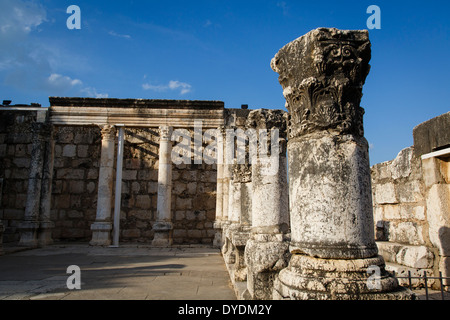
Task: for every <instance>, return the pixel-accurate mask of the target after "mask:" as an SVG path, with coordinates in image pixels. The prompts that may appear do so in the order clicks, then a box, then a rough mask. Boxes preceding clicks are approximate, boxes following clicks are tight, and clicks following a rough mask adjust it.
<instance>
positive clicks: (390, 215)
mask: <svg viewBox="0 0 450 320" xmlns="http://www.w3.org/2000/svg"><path fill="white" fill-rule="evenodd" d="M383 209H384V218H385V219H386V220H396V219H400V218H401V216H400V205H384V206H383Z"/></svg>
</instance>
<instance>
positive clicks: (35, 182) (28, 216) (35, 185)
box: [19, 122, 48, 247]
mask: <svg viewBox="0 0 450 320" xmlns="http://www.w3.org/2000/svg"><path fill="white" fill-rule="evenodd" d="M45 129H46V124H45V123H41V122H36V123H33V124H32V133H33V140H32V149H31V164H30V171H29V178H28V192H27V201H26V206H25V214H24V220H23V221H22V223H21V224H20V226H19V229H20V233H21V234H20V241H19V245H20V246H25V247H37V246H38V240H37V231H38V228H39V212H40V203H41V187H42V177H43V163H44V154H45V141H46V135H47V134H48V132H47V131H46V130H45Z"/></svg>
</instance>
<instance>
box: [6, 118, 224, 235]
mask: <svg viewBox="0 0 450 320" xmlns="http://www.w3.org/2000/svg"><path fill="white" fill-rule="evenodd" d="M36 118H37V113H36V112H35V111H2V113H1V117H0V121H1V123H0V159H1V161H0V179H4V187H3V201H2V205H1V207H0V221H1V220H3V224H4V226H5V229H6V230H5V233H4V242H5V243H6V242H18V241H19V239H20V233H19V229H18V226H19V224H20V222H21V221H22V220H23V219H24V211H25V206H26V201H27V188H28V179H29V171H30V170H29V168H30V162H31V143H32V133H31V124H32V123H34V122H36ZM190 134H191V138H192V137H193V135H194V134H193V131H192V130H191V132H190ZM53 136H54V142H55V147H54V171H53V181H52V200H51V221H52V222H54V228H53V230H52V238H53V240H56V241H58V240H60V241H72V240H76V241H89V240H90V239H91V237H92V230H91V229H90V227H91V225H92V223H93V222H94V221H95V218H96V209H97V193H98V178H99V162H100V153H101V139H102V137H101V131H100V128H99V127H98V126H54V135H53ZM174 145H176V142H174ZM158 157H159V133H158V130H157V128H126V129H125V148H124V161H123V183H122V197H121V202H122V205H121V234H120V241H125V242H126V241H135V242H136V241H138V242H151V240H152V239H153V233H154V232H153V230H152V225H153V223H154V222H155V220H156V207H157V191H158ZM192 163H193V162H192ZM115 164H116V163H115V162H114V165H115ZM216 180H217V174H216V165H215V164H214V165H209V164H206V163H204V162H203V163H202V164H184V163H182V164H179V165H174V166H173V184H172V213H173V224H174V230H173V242H174V243H175V244H182V243H184V244H186V243H189V244H192V243H203V244H210V243H212V240H213V238H214V229H213V223H214V220H215V201H216V200H215V198H216V195H215V192H216Z"/></svg>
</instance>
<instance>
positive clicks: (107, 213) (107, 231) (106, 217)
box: [90, 125, 116, 246]
mask: <svg viewBox="0 0 450 320" xmlns="http://www.w3.org/2000/svg"><path fill="white" fill-rule="evenodd" d="M101 132H102V150H101V158H100V169H99V177H98V196H97V215H96V218H95V222H94V223H93V224H92V225H91V230H92V240H91V242H90V244H91V245H94V246H109V245H110V244H111V230H112V222H111V208H112V201H113V200H112V189H113V179H114V153H115V152H114V151H115V138H116V129H115V128H114V126H111V125H105V126H102V127H101Z"/></svg>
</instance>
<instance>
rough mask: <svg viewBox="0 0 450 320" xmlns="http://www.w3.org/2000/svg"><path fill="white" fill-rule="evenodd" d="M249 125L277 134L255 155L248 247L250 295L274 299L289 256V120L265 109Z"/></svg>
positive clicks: (278, 112) (249, 119)
mask: <svg viewBox="0 0 450 320" xmlns="http://www.w3.org/2000/svg"><path fill="white" fill-rule="evenodd" d="M247 125H248V127H250V128H252V129H256V130H257V132H256V134H257V135H259V132H260V131H262V130H264V131H267V134H268V139H269V140H272V139H271V138H270V136H271V132H273V133H275V135H274V137H275V139H273V140H274V141H271V143H267V146H264V144H265V142H264V141H261V140H260V141H259V144H258V148H257V150H258V153H256V154H254V155H253V157H252V183H253V201H252V228H251V235H250V239H249V240H248V242H247V246H246V248H245V260H246V264H247V290H248V294H249V297H247V298H249V299H252V300H271V299H272V291H273V280H274V278H275V276H276V274H277V273H278V272H279V271H280V270H281V269H283V268H285V267H286V266H287V263H288V258H289V243H288V241H287V239H286V233H287V232H288V231H289V207H288V203H289V195H288V185H287V168H286V165H287V161H286V121H285V117H284V114H283V112H282V111H280V110H264V109H263V110H254V111H252V112H251V113H250V115H249V117H248V121H247ZM275 130H276V131H277V132H276V131H275ZM273 143H275V145H274V144H273ZM269 151H270V154H268V152H269Z"/></svg>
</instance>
